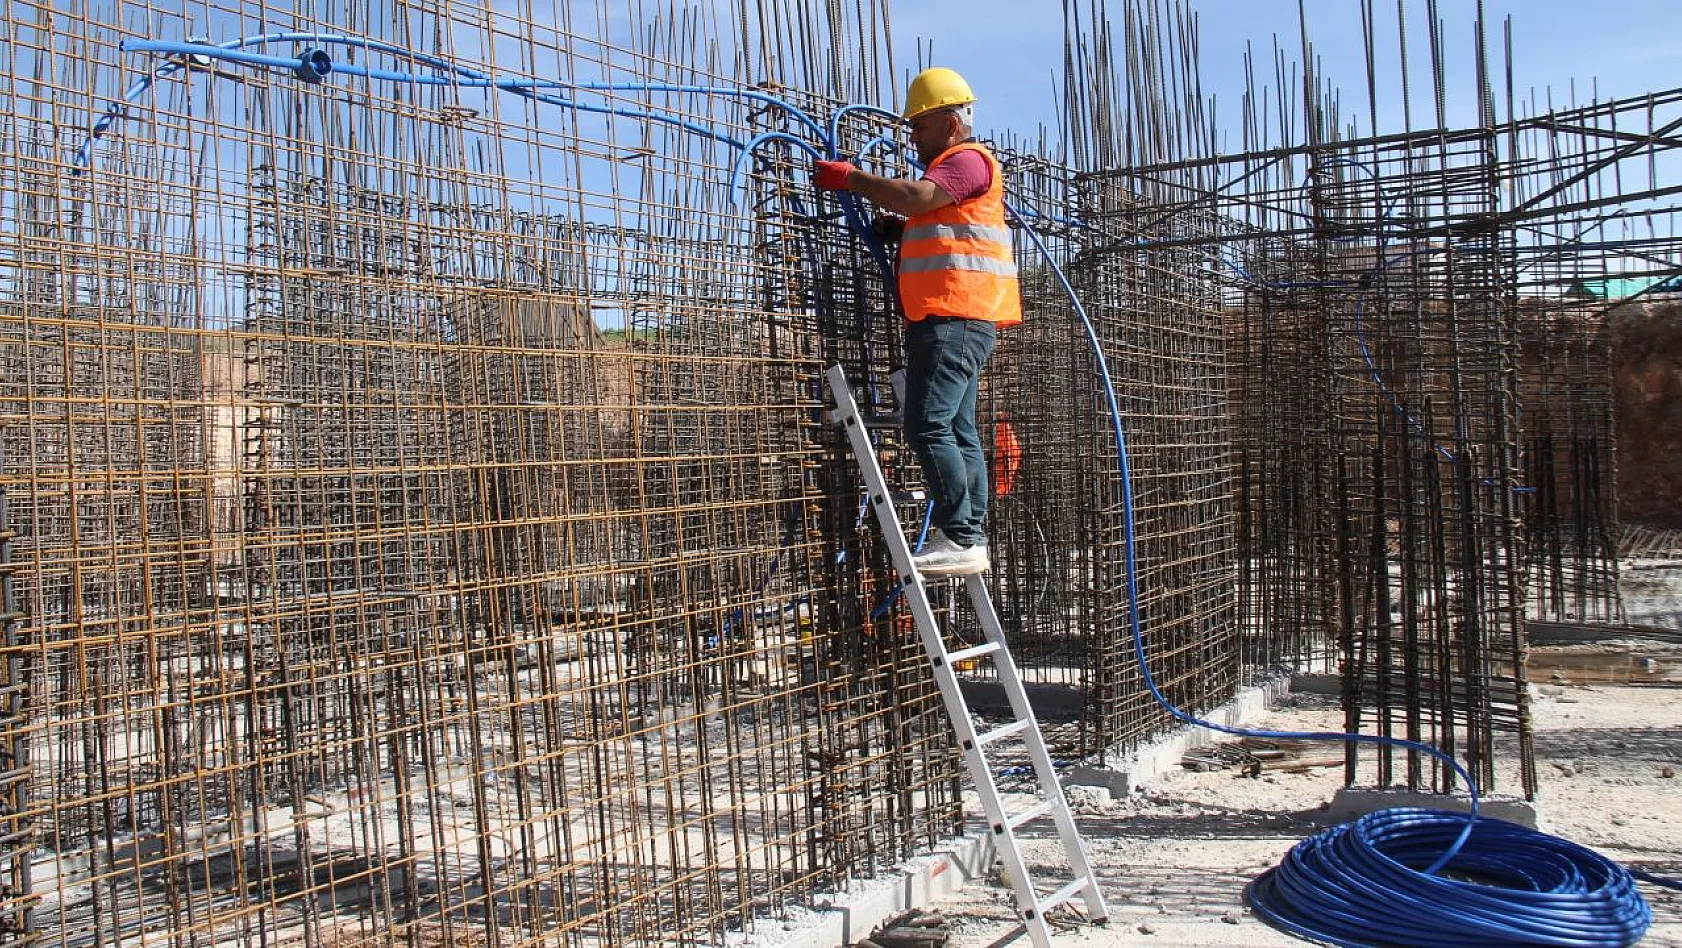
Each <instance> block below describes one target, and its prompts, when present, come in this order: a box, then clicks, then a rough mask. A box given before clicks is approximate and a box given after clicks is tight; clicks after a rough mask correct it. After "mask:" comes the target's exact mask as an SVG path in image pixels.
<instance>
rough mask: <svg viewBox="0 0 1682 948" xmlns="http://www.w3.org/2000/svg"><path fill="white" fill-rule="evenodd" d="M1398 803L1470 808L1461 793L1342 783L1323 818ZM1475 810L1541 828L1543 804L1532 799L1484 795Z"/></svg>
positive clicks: (1351, 816) (1338, 818) (1334, 819)
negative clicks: (1394, 788) (1414, 790)
mask: <svg viewBox="0 0 1682 948" xmlns="http://www.w3.org/2000/svg"><path fill="white" fill-rule="evenodd" d="M1398 806H1417V807H1425V808H1426V809H1431V810H1453V811H1455V812H1457V813H1466V812H1469V811H1470V810H1471V808H1472V803H1471V801H1470V800H1469V799H1467V798H1466V797H1463V796H1442V795H1440V794H1435V793H1414V792H1412V791H1409V790H1393V789H1382V790H1380V789H1362V788H1360V787H1345V788H1344V789H1342V790H1339V791H1338V792H1337V795H1336V796H1334V797H1332V803H1331V806H1330V807H1329V808H1328V809H1327V810H1326V820H1327V821H1328V822H1330V823H1348V822H1350V821H1351V820H1355V819H1359V818H1360V817H1363V816H1366V815H1367V814H1368V813H1373V812H1375V811H1378V810H1388V809H1390V808H1391V807H1398ZM1478 812H1479V813H1481V814H1482V815H1484V816H1489V817H1494V818H1495V819H1498V820H1506V821H1507V822H1509V823H1517V824H1519V825H1521V826H1528V827H1530V828H1531V829H1542V828H1543V826H1542V806H1541V804H1540V803H1537V802H1535V801H1532V800H1520V799H1517V798H1514V797H1484V798H1480V799H1479V800H1478Z"/></svg>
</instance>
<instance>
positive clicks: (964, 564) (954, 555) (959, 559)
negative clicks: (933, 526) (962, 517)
mask: <svg viewBox="0 0 1682 948" xmlns="http://www.w3.org/2000/svg"><path fill="white" fill-rule="evenodd" d="M911 565H912V566H914V567H916V569H917V572H919V573H922V574H924V575H927V576H974V575H975V574H977V573H985V572H986V571H987V566H988V563H987V547H986V545H984V544H980V543H977V544H976V545H975V546H959V545H958V544H956V543H953V542H952V541H951V540H950V539H948V538H947V536H946V534H944V533H941V532H940V531H939V530H936V531H934V533H933V534H932V535H931V536H930V537H929V542H928V543H926V544H924V545H923V552H921V553H919V554H917V555H916V556H914V557H912V558H911Z"/></svg>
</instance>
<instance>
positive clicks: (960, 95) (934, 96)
mask: <svg viewBox="0 0 1682 948" xmlns="http://www.w3.org/2000/svg"><path fill="white" fill-rule="evenodd" d="M974 101H975V93H973V92H971V91H970V89H969V83H967V82H965V81H964V77H963V76H960V75H958V74H957V73H956V72H953V71H952V70H950V69H947V68H946V67H945V66H936V67H934V68H933V69H925V70H923V71H922V72H920V73H918V74H917V78H915V79H913V80H911V90H910V91H909V92H907V93H906V94H905V118H906V119H907V120H908V121H909V120H910V119H914V118H916V117H917V116H919V115H922V114H923V113H924V112H932V111H934V110H935V109H948V108H951V107H952V106H955V105H969V104H970V103H971V102H974Z"/></svg>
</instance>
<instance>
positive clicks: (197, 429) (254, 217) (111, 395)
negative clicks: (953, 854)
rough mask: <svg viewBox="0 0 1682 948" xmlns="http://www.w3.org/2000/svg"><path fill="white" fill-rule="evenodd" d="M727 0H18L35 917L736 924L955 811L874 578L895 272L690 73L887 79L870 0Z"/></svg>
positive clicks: (804, 96) (270, 922)
mask: <svg viewBox="0 0 1682 948" xmlns="http://www.w3.org/2000/svg"><path fill="white" fill-rule="evenodd" d="M719 12H720V11H712V12H706V11H700V10H688V11H685V10H681V9H674V10H671V11H661V12H659V13H651V14H650V15H649V16H647V17H646V18H645V17H641V16H628V15H624V14H621V13H620V12H617V11H609V10H608V9H607V8H605V7H603V8H600V9H599V10H597V11H595V12H588V11H580V10H578V9H575V8H573V7H571V6H567V5H562V6H560V7H557V8H556V9H555V10H552V11H550V13H552V14H553V16H550V15H547V14H546V15H543V16H528V15H526V14H514V13H509V12H506V11H505V10H503V8H502V7H501V6H500V5H495V6H493V5H485V6H480V5H477V4H468V3H456V4H447V5H442V6H439V7H436V8H429V9H428V10H421V9H417V8H411V7H409V6H406V5H400V4H383V3H382V4H375V5H373V6H369V5H367V4H354V3H348V4H331V3H330V4H309V5H300V6H299V7H298V8H297V9H293V10H288V9H285V8H284V6H276V5H273V4H266V3H263V4H259V3H249V4H247V3H240V2H230V3H227V4H208V5H197V6H195V7H194V9H193V11H192V14H191V15H190V16H189V15H185V14H180V13H177V14H173V15H172V14H169V13H167V12H164V11H161V10H158V9H156V8H154V7H152V6H149V5H146V4H138V3H137V4H130V3H123V2H111V3H92V4H77V5H74V8H73V9H71V8H65V7H63V5H58V4H52V5H49V4H30V3H14V4H9V5H8V6H7V7H6V10H5V13H4V14H0V30H3V31H4V33H5V35H6V36H7V37H8V40H9V42H8V44H7V46H6V47H5V49H4V51H0V60H3V61H0V74H3V75H4V76H5V80H4V81H5V82H6V84H7V88H6V90H5V93H4V99H3V101H4V102H5V103H6V105H5V109H4V112H3V113H0V139H3V140H4V142H5V144H4V145H3V146H0V149H3V150H4V156H5V157H4V160H3V162H0V195H3V196H0V294H3V295H0V339H3V341H0V378H3V381H0V426H3V427H0V449H3V452H4V453H3V457H4V469H3V471H0V490H3V491H4V498H5V501H6V507H5V508H4V514H3V515H4V517H5V524H4V526H3V528H0V529H3V531H4V534H5V540H4V541H0V542H3V544H4V545H3V546H0V554H3V555H0V560H4V561H5V562H6V564H7V565H5V566H3V567H0V570H3V572H0V576H3V577H4V580H5V583H6V588H5V596H6V602H7V614H6V617H5V620H6V623H7V624H6V629H7V638H6V653H5V656H4V658H5V662H6V673H7V680H6V689H5V691H4V697H3V700H4V701H5V702H6V705H5V707H6V718H5V722H4V726H5V738H6V743H7V748H8V753H10V754H12V755H13V756H12V757H11V758H9V762H8V764H7V765H6V767H5V768H4V770H5V772H6V777H5V778H4V788H5V790H6V792H7V794H8V797H7V801H6V802H7V809H6V813H5V817H4V819H5V821H6V830H7V833H6V840H5V843H4V846H5V858H4V861H3V864H0V869H3V870H4V873H5V880H4V882H5V886H6V887H5V889H4V890H0V917H3V918H4V926H5V927H4V929H3V931H4V934H3V936H0V940H4V939H12V938H20V937H27V938H33V939H34V941H35V943H38V944H44V945H50V946H53V948H68V946H80V945H109V944H119V943H130V942H136V943H137V942H138V941H139V940H143V939H144V940H166V941H168V942H169V943H170V944H182V945H185V944H211V943H220V942H223V941H239V942H241V943H252V944H256V943H259V942H262V943H273V944H292V943H301V944H310V945H332V946H348V945H354V944H381V945H384V944H394V943H400V944H427V945H433V944H498V945H513V944H524V943H537V942H541V943H545V944H556V943H570V944H642V943H656V942H662V943H663V942H666V941H671V940H675V941H678V942H683V943H691V944H698V943H716V942H718V941H719V940H721V939H722V938H723V936H724V933H725V932H727V931H730V930H737V929H740V928H742V927H743V926H744V925H745V924H747V922H748V921H749V920H751V919H752V918H753V917H754V916H756V915H759V914H762V913H764V912H767V911H775V910H785V909H787V908H788V907H789V905H790V904H792V902H793V901H797V900H800V899H808V898H810V896H811V895H812V894H813V893H814V892H817V891H821V890H825V889H832V888H834V887H837V886H839V885H841V884H842V883H843V882H844V881H845V880H846V879H848V878H850V877H852V876H855V875H861V874H868V873H870V872H872V871H875V870H876V869H879V868H881V867H884V866H888V865H893V864H896V863H898V862H899V861H900V860H902V859H903V858H905V857H906V856H908V855H909V854H911V853H912V852H914V851H916V850H917V849H919V848H921V847H924V846H927V845H929V844H931V843H932V842H934V841H936V840H937V839H941V838H944V837H946V836H948V835H950V833H951V832H952V831H953V829H954V826H955V824H956V821H957V820H958V819H959V817H960V813H959V809H958V804H957V787H958V785H957V779H956V769H955V764H956V759H955V757H954V756H953V755H952V754H951V752H950V749H949V742H950V738H949V736H948V734H949V728H948V726H947V723H946V721H945V720H944V717H943V716H942V715H941V714H940V711H939V704H938V702H937V701H936V700H934V698H935V696H934V693H933V688H932V685H931V684H930V682H929V677H928V675H927V673H926V670H925V663H924V661H923V660H922V659H921V657H920V655H918V654H917V653H915V652H914V651H913V650H912V649H911V648H910V645H911V639H910V638H909V637H904V636H901V637H898V638H889V637H887V636H886V635H885V634H882V635H881V636H880V637H879V639H878V637H877V633H876V632H874V631H873V630H872V629H870V628H867V627H866V626H867V622H866V619H865V617H864V616H863V615H862V614H861V612H860V610H859V609H857V608H856V607H855V606H854V605H853V604H854V603H855V602H856V601H857V600H859V599H861V598H863V597H864V596H865V595H866V594H867V591H866V590H865V589H863V588H862V586H860V585H857V584H859V583H861V582H863V581H862V580H861V579H860V578H859V577H858V576H857V575H856V574H848V573H845V572H844V571H841V570H838V569H836V568H835V565H834V559H835V554H836V550H837V548H838V546H839V544H840V542H841V537H842V533H843V531H844V529H848V530H850V528H851V523H850V513H851V505H852V503H853V500H854V498H855V497H856V493H855V492H854V489H853V486H852V485H853V483H854V478H853V477H852V476H850V475H849V474H848V473H847V472H848V471H850V470H851V468H850V466H848V464H847V462H846V459H845V457H844V456H842V455H841V454H840V452H839V451H838V449H837V447H836V444H835V442H836V441H837V440H838V439H835V438H833V437H831V436H830V435H829V434H828V433H827V430H826V426H825V425H824V424H823V423H822V419H821V413H820V407H821V400H822V397H823V393H822V391H821V389H820V387H819V384H820V379H821V370H822V368H823V366H824V365H825V364H826V362H827V361H828V360H830V359H831V358H834V357H835V356H836V355H837V354H838V353H841V354H845V353H846V351H849V347H851V349H857V348H858V347H859V346H860V345H862V344H864V343H865V342H867V341H868V342H871V343H872V344H874V345H884V344H886V343H888V342H891V341H892V340H891V339H890V338H889V337H888V336H887V335H886V333H887V330H883V329H881V328H880V327H881V326H882V325H885V324H886V321H885V320H879V321H878V325H877V328H875V329H869V324H865V328H858V327H854V328H852V329H851V330H849V332H850V336H849V335H848V334H847V333H841V332H837V331H836V325H835V320H836V319H837V312H838V311H840V310H841V308H842V304H843V302H844V301H843V299H842V294H843V288H849V289H848V290H847V291H848V292H853V293H855V294H857V295H859V296H860V298H861V299H862V300H865V301H867V302H869V301H872V300H879V299H880V298H881V288H880V284H879V281H878V282H877V283H875V284H872V283H871V280H872V279H875V278H873V277H872V276H871V275H870V274H869V273H868V272H866V271H865V270H864V269H863V268H862V261H859V260H853V261H852V262H851V263H848V262H847V261H848V259H849V258H848V257H846V256H845V255H836V254H833V253H832V252H831V251H832V250H833V247H829V246H825V242H826V241H827V242H828V243H829V244H831V245H838V244H840V245H844V244H846V243H847V242H848V241H849V240H850V238H848V237H847V235H846V234H845V232H844V231H841V230H839V229H838V228H835V227H832V226H831V227H820V222H815V221H814V219H813V218H812V217H811V216H810V213H809V211H808V208H807V207H806V206H804V205H802V203H801V202H802V200H808V201H809V199H810V198H809V195H810V191H809V187H808V186H807V184H806V180H805V175H806V171H805V166H804V163H803V162H802V163H801V164H800V165H799V166H798V167H796V166H795V165H794V164H793V163H792V162H791V155H794V154H797V153H794V152H789V151H787V150H785V149H783V148H781V147H779V146H777V145H775V144H772V145H771V146H768V147H763V148H760V149H757V150H755V151H754V152H752V153H751V154H750V155H746V156H745V157H744V152H743V148H742V145H743V144H745V143H746V142H747V141H748V140H750V139H752V138H753V137H754V136H755V135H758V134H760V133H762V132H767V131H786V130H787V129H788V127H789V126H788V123H789V121H790V119H789V117H788V116H789V114H790V113H788V112H787V111H786V110H785V109H783V108H782V107H781V106H778V105H776V104H775V103H768V102H765V101H759V100H752V99H745V98H742V97H740V96H730V95H715V94H706V93H700V92H694V91H682V90H692V89H695V88H699V87H730V88H735V89H741V88H746V87H748V86H749V85H750V84H752V83H754V82H759V81H761V80H764V81H766V82H768V83H769V84H770V85H771V86H780V87H786V88H800V89H802V90H806V91H805V92H802V93H800V96H799V97H798V101H797V104H798V105H800V106H803V107H808V108H810V107H813V106H820V105H821V106H823V107H824V108H825V109H826V110H829V109H833V107H834V104H837V103H838V102H839V101H842V100H852V99H858V98H868V99H871V100H875V99H877V98H882V99H887V98H889V97H890V96H889V95H879V94H878V90H876V88H875V86H874V83H875V81H876V77H877V76H878V75H886V72H887V70H886V69H885V68H883V67H881V66H879V65H878V63H877V62H876V58H875V57H876V55H877V53H875V52H873V50H875V49H878V48H879V47H880V36H879V32H878V31H879V30H880V28H881V26H882V24H881V19H882V16H883V13H882V11H881V10H880V9H875V8H870V9H864V8H861V9H859V10H857V11H854V12H853V13H851V14H848V15H847V16H842V15H840V14H839V13H836V14H834V15H832V14H831V13H830V12H827V11H821V10H820V9H819V8H818V7H817V6H812V7H809V8H802V9H790V10H779V11H774V12H771V13H767V14H765V15H764V16H763V17H762V16H761V14H760V12H759V11H758V10H756V9H755V8H754V7H753V5H751V4H744V5H741V6H740V7H739V8H738V9H736V10H735V11H734V12H733V14H732V15H731V17H730V18H728V19H725V20H720V19H715V18H714V17H715V16H717V15H718V14H719ZM195 36H202V37H205V38H206V39H205V41H206V42H210V43H215V44H222V45H223V46H224V48H225V49H227V50H229V51H231V52H233V53H239V54H241V55H247V54H249V56H269V57H274V60H273V61H265V60H261V59H252V58H247V59H244V60H240V59H236V58H233V57H232V56H228V57H223V55H222V53H220V52H218V53H215V54H192V55H184V54H181V53H179V52H171V51H168V50H153V51H146V50H143V49H136V48H133V47H132V46H131V48H129V49H127V50H125V49H123V48H122V46H121V44H122V43H124V42H125V41H128V42H130V43H131V44H132V43H133V42H134V41H137V40H156V39H166V40H168V39H173V40H183V39H187V38H190V37H195ZM834 48H847V49H852V50H855V52H853V53H850V54H848V55H847V56H846V57H844V58H841V59H839V60H837V61H836V62H834V63H826V62H821V61H819V60H818V59H817V58H815V57H813V56H811V55H810V54H811V53H812V52H814V51H816V50H819V49H834ZM312 50H314V51H319V52H320V53H321V55H323V56H326V57H328V58H329V59H330V61H331V62H332V63H333V70H332V73H331V75H330V76H329V77H327V78H325V80H323V81H316V80H322V78H323V77H321V76H320V75H319V74H314V75H311V76H305V75H303V74H302V73H300V72H299V71H298V69H297V68H292V69H288V68H283V67H284V66H285V64H286V62H288V61H290V62H293V63H296V62H298V61H299V60H305V61H310V62H318V61H319V60H316V59H312V57H314V56H315V53H314V52H311V51H312ZM858 50H864V51H865V52H863V53H860V52H857V51H858ZM288 57H290V59H288ZM277 61H278V62H279V63H280V65H278V66H277V65H276V62H277ZM783 63H803V64H806V63H810V65H802V66H800V67H798V68H787V67H785V66H783V65H782V64H783ZM830 67H834V68H833V69H831V68H830ZM359 70H360V71H359ZM440 75H449V76H451V77H452V81H451V82H436V81H429V79H435V78H436V77H438V76H440ZM474 76H481V77H484V76H488V77H492V78H494V79H505V78H511V79H521V78H523V77H561V78H562V79H564V81H565V82H567V83H583V82H597V83H608V84H617V85H619V86H621V87H622V88H619V89H617V90H613V89H602V90H597V91H590V92H585V91H583V90H581V89H578V88H577V87H575V86H568V87H567V88H568V89H569V90H570V91H567V92H564V93H563V92H560V91H558V89H559V88H560V87H558V86H553V85H551V86H546V87H538V86H532V85H531V84H530V83H529V82H528V83H527V84H526V85H524V86H519V87H513V86H509V87H503V88H486V87H484V85H483V84H481V85H480V86H477V87H476V86H474V85H473V84H472V83H471V82H465V81H460V80H464V79H472V78H473V77H474ZM784 95H785V96H788V97H790V98H791V99H793V98H795V96H794V93H789V92H784ZM820 95H821V96H823V98H818V96H820ZM843 97H845V99H843ZM738 168H739V169H740V171H741V174H740V181H739V186H738V187H735V188H732V187H731V182H732V173H733V172H735V171H737V170H738ZM819 260H824V261H828V263H826V264H825V266H824V267H819V266H818V265H817V264H816V261H819ZM867 294H868V295H867ZM860 305H863V304H862V303H861V304H860ZM867 329H869V332H876V333H878V334H881V335H882V338H881V339H870V338H869V332H867ZM873 555H876V556H878V557H879V555H877V554H873ZM854 562H855V564H856V563H860V562H868V559H867V558H866V557H864V556H859V557H855V560H854ZM874 565H875V566H876V568H877V570H878V572H880V564H874ZM852 568H853V569H855V570H856V569H857V568H858V567H857V566H856V565H855V566H854V567H852ZM872 643H874V644H872ZM861 646H863V647H861Z"/></svg>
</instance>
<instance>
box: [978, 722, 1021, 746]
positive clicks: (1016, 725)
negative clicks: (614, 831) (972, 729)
mask: <svg viewBox="0 0 1682 948" xmlns="http://www.w3.org/2000/svg"><path fill="white" fill-rule="evenodd" d="M1033 726H1034V720H1033V719H1032V718H1023V719H1022V720H1020V721H1012V722H1010V723H1009V724H1006V725H1004V726H1003V727H996V728H994V729H992V730H991V731H987V732H984V733H981V734H977V735H976V736H975V746H977V747H986V746H987V745H988V744H991V743H993V742H994V741H1002V740H1004V739H1005V738H1007V737H1010V736H1011V735H1013V734H1021V733H1022V732H1023V731H1026V730H1027V729H1029V728H1031V727H1033Z"/></svg>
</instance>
